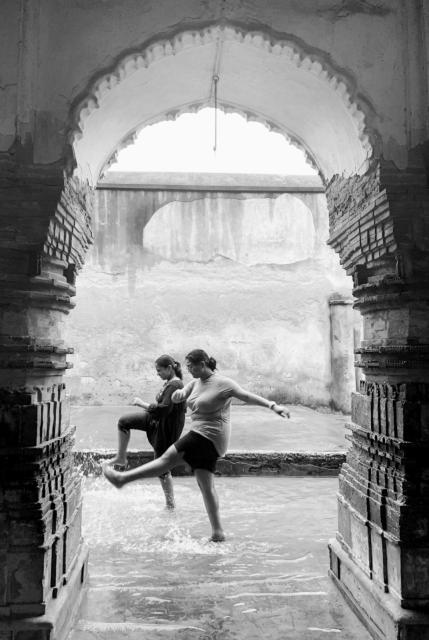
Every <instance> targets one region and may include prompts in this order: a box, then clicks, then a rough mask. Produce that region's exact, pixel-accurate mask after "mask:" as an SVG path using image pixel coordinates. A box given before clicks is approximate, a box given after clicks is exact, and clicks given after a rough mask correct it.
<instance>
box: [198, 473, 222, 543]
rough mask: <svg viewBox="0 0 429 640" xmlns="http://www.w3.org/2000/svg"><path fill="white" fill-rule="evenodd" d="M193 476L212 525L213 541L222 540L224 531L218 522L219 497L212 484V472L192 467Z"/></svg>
mask: <svg viewBox="0 0 429 640" xmlns="http://www.w3.org/2000/svg"><path fill="white" fill-rule="evenodd" d="M194 473H195V477H196V479H197V482H198V486H199V487H200V490H201V493H202V494H203V500H204V505H205V507H206V511H207V515H208V517H209V520H210V524H211V527H212V537H211V539H212V540H213V542H223V541H224V540H225V533H224V531H223V529H222V525H221V523H220V515H219V499H218V496H217V492H216V489H215V486H214V474H213V473H212V472H211V471H207V469H194Z"/></svg>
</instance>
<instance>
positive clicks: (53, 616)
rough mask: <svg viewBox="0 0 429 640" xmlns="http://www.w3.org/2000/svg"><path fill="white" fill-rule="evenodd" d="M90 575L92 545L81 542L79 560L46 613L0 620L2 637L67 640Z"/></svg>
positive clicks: (5, 638)
mask: <svg viewBox="0 0 429 640" xmlns="http://www.w3.org/2000/svg"><path fill="white" fill-rule="evenodd" d="M87 576H88V548H87V546H86V544H85V543H83V544H82V545H81V548H80V551H79V553H78V555H77V557H76V562H75V563H74V566H73V568H72V570H71V572H70V574H69V575H68V576H67V583H66V584H64V585H63V586H62V588H61V590H60V591H59V593H58V597H57V598H53V599H52V600H51V601H50V602H49V604H48V605H47V612H46V614H45V615H43V616H37V617H32V618H19V619H14V620H7V619H5V618H3V619H0V637H1V638H2V640H3V639H4V640H65V638H67V636H68V634H69V633H70V631H71V628H72V625H73V623H74V622H75V620H76V618H77V614H78V613H79V609H80V606H81V603H82V599H83V596H84V594H85V587H86V584H87Z"/></svg>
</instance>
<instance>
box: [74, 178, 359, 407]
mask: <svg viewBox="0 0 429 640" xmlns="http://www.w3.org/2000/svg"><path fill="white" fill-rule="evenodd" d="M215 196H216V194H213V193H211V194H204V193H202V194H200V195H199V198H198V199H197V200H194V201H193V202H189V203H183V202H172V203H169V204H167V205H165V206H164V207H162V208H161V209H160V210H158V212H157V213H155V215H154V216H153V217H152V218H151V219H150V220H149V222H148V223H147V224H146V226H144V225H141V227H140V229H139V230H138V225H137V222H138V220H139V219H141V217H142V216H143V218H144V202H145V199H144V192H141V191H140V192H137V191H132V190H128V191H121V192H110V191H99V192H98V206H97V207H96V214H95V220H94V224H95V238H96V239H95V245H94V248H93V250H92V251H91V253H90V255H89V257H88V263H87V266H86V267H85V268H84V270H83V272H82V274H81V275H80V276H79V277H78V287H77V291H78V294H77V307H76V310H75V311H74V313H73V314H72V316H71V317H70V319H69V324H68V333H69V335H68V336H67V342H68V343H70V344H73V345H74V347H75V349H76V354H75V356H74V357H73V360H74V369H73V370H71V371H69V373H68V375H67V378H68V384H69V390H70V391H71V393H72V394H74V398H73V400H74V402H89V403H93V402H101V403H115V402H118V403H119V402H124V401H127V400H129V399H131V398H132V397H133V395H135V394H136V393H137V394H143V395H145V396H147V395H148V396H151V395H152V394H153V393H155V391H156V390H157V388H158V386H159V381H157V380H156V378H155V376H154V371H153V362H154V360H155V358H156V357H157V355H159V354H160V353H163V352H172V353H173V354H174V355H176V356H177V357H178V358H180V359H182V360H183V358H184V356H185V355H186V353H187V352H188V351H189V350H191V349H192V348H195V347H202V348H204V349H206V350H207V351H208V352H209V353H212V354H213V355H214V356H215V357H216V358H217V360H218V362H219V367H220V369H221V370H222V372H224V373H226V374H228V375H231V376H233V377H235V378H238V379H239V380H241V381H242V383H243V385H245V386H248V387H250V388H252V389H254V390H255V391H258V392H260V393H264V394H268V395H271V396H273V397H276V398H278V399H285V400H287V401H289V402H290V401H292V402H301V403H303V404H307V405H312V406H318V405H325V406H326V405H329V404H330V403H331V398H332V388H331V380H332V374H331V338H330V331H331V329H330V307H329V297H330V296H331V295H332V294H333V293H334V292H337V293H342V294H343V295H350V290H351V282H350V279H349V278H347V277H346V276H345V274H344V271H343V270H342V269H341V267H340V266H339V264H338V260H337V258H336V256H335V254H334V253H333V252H332V250H331V249H330V248H329V247H327V246H326V244H325V243H324V242H323V240H325V238H323V237H322V238H321V237H320V236H319V237H316V233H315V225H314V223H313V215H314V212H311V211H310V210H309V209H308V208H307V207H306V206H305V205H304V203H303V202H302V200H300V199H299V198H297V197H295V196H293V195H291V194H283V195H280V196H277V197H269V198H266V197H265V198H264V197H258V196H257V195H256V194H252V196H251V197H249V198H247V199H242V198H240V197H235V198H234V197H233V194H227V197H219V195H218V196H217V197H215ZM314 198H316V199H317V200H318V204H319V210H320V217H321V212H323V214H324V218H325V219H326V216H327V213H326V209H325V207H324V205H323V200H324V198H323V195H320V194H318V195H315V196H314ZM113 203H114V205H115V206H112V204H113ZM315 209H316V211H317V207H316V208H315ZM140 224H141V223H140ZM317 226H318V231H319V233H321V231H320V229H321V228H322V227H323V225H322V224H319V225H317ZM143 227H144V228H143ZM326 232H327V229H326V226H325V233H326ZM347 348H348V349H349V351H351V349H352V344H350V345H348V346H345V345H343V350H344V349H345V350H347ZM351 368H352V367H351ZM350 375H352V374H351V372H349V376H350ZM352 388H353V383H352V381H351V378H350V379H349V385H348V388H347V392H346V395H348V396H350V392H351V390H352Z"/></svg>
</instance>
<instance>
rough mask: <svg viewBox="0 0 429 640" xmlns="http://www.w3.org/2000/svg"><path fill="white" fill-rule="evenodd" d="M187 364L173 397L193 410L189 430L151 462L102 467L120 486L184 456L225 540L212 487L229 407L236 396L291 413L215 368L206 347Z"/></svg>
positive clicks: (215, 531) (215, 530) (217, 537)
mask: <svg viewBox="0 0 429 640" xmlns="http://www.w3.org/2000/svg"><path fill="white" fill-rule="evenodd" d="M186 366H187V368H188V371H189V373H190V374H191V376H192V378H193V380H191V381H190V382H189V383H188V384H187V385H186V386H185V387H184V388H183V389H177V390H176V391H175V392H174V393H173V394H172V396H171V399H172V401H173V402H174V403H177V404H180V403H182V402H184V401H186V403H187V405H188V407H189V409H190V412H191V430H190V431H189V433H187V434H186V435H184V436H183V437H181V438H179V440H177V441H176V442H175V443H174V444H172V445H171V446H170V447H169V448H168V449H167V450H166V451H165V452H164V453H163V454H162V456H161V457H159V458H157V459H156V460H154V461H153V462H148V463H147V464H144V465H141V466H140V467H136V468H135V469H131V470H130V471H125V472H118V471H115V470H114V469H113V468H112V467H110V466H108V465H104V466H103V473H104V475H105V476H106V478H107V479H108V480H109V481H110V482H111V483H112V484H113V485H115V486H116V487H117V488H120V487H122V486H123V485H124V484H127V483H128V482H133V481H134V480H139V479H141V478H152V477H154V476H159V475H161V474H163V473H166V472H167V471H169V470H170V469H172V468H173V467H175V466H176V465H178V464H180V463H181V462H182V461H185V462H186V463H187V464H188V465H189V466H190V467H191V468H192V470H193V472H194V474H195V477H196V479H197V482H198V486H199V487H200V490H201V493H202V496H203V500H204V504H205V507H206V510H207V515H208V517H209V520H210V524H211V528H212V536H211V540H213V541H214V542H221V541H223V540H225V533H224V531H223V527H222V524H221V521H220V515H219V501H218V497H217V493H216V489H215V486H214V472H215V468H216V461H217V459H218V458H220V457H222V456H224V455H225V453H226V451H227V448H228V444H229V437H230V431H231V424H230V406H231V401H232V399H233V398H237V399H238V400H241V401H242V402H245V403H246V404H250V405H257V406H260V407H266V408H267V409H271V410H272V411H274V412H275V413H277V415H279V416H280V417H282V418H286V417H287V418H289V417H290V414H289V411H288V409H287V408H286V407H284V406H282V405H278V404H276V403H275V402H272V401H270V400H267V399H265V398H263V397H262V396H258V395H256V394H254V393H250V392H249V391H246V390H245V389H242V388H241V387H240V386H239V385H238V384H237V383H236V382H234V380H231V378H227V377H225V376H221V375H219V374H218V373H217V371H216V360H215V359H214V358H211V357H209V356H208V355H207V353H206V352H205V351H203V350H202V349H194V350H193V351H191V352H190V353H188V355H187V356H186Z"/></svg>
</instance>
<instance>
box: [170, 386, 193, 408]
mask: <svg viewBox="0 0 429 640" xmlns="http://www.w3.org/2000/svg"><path fill="white" fill-rule="evenodd" d="M194 384H195V380H191V381H190V382H188V384H187V385H185V386H184V387H183V389H176V391H175V392H174V393H173V395H172V396H171V400H172V401H173V402H174V403H175V404H178V403H179V402H184V400H186V399H187V398H189V396H190V395H191V391H192V389H193V388H194Z"/></svg>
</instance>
